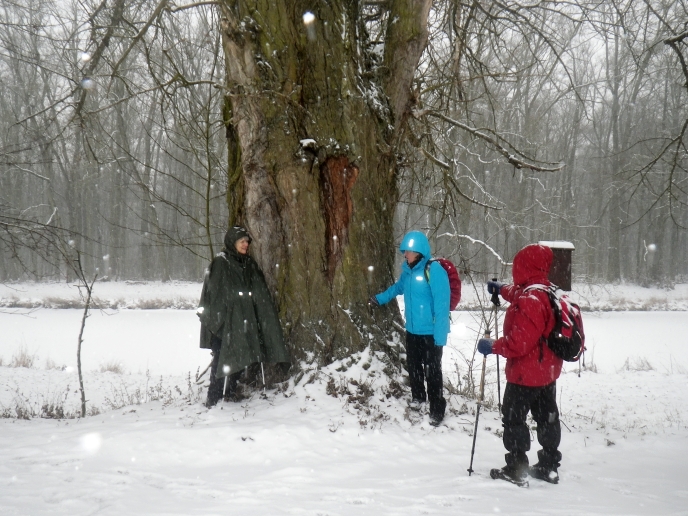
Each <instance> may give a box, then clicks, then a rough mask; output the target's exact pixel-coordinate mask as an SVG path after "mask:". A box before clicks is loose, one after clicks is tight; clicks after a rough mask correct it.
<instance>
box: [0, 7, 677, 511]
mask: <svg viewBox="0 0 688 516" xmlns="http://www.w3.org/2000/svg"><path fill="white" fill-rule="evenodd" d="M687 144H688V0H569V1H560V0H554V1H539V0H0V328H1V329H2V331H0V427H2V430H0V513H2V514H10V515H24V514H32V515H38V514H51V515H53V514H69V515H75V514H78V515H81V514H84V515H86V514H103V515H109V514H112V515H120V514H132V515H137V514H142V515H143V514H145V515H151V514H160V515H163V514H164V515H171V514H184V515H191V514H204V515H205V514H227V513H228V511H229V513H232V514H242V515H243V514H247V515H252V514H255V515H266V514H294V515H313V516H315V515H329V516H334V515H338V514H347V515H348V514H375V515H379V514H395V515H407V514H408V515H409V516H411V515H417V514H452V515H454V514H459V513H460V514H494V513H505V514H524V515H525V514H529V515H530V514H543V515H545V514H546V515H551V514H554V513H566V514H571V515H574V516H576V515H586V516H588V515H597V514H599V515H603V514H604V515H609V514H619V515H629V514H652V515H654V514H672V515H679V514H680V515H686V514H688V513H687V512H686V507H688V503H686V500H688V491H687V490H686V485H687V482H688V479H687V478H686V468H685V465H684V461H682V460H676V458H677V457H684V456H685V455H686V454H687V453H688V451H686V450H687V444H686V443H688V441H687V439H686V436H687V435H688V433H687V431H686V430H687V429H688V426H686V416H685V414H686V413H687V411H688V389H686V377H687V376H686V375H687V374H688V341H686V338H687V337H686V331H685V311H686V310H688V289H687V287H688V285H687V284H688V260H687V259H686V258H687V257H688V231H687V230H688V152H687V151H688V148H687ZM237 224H239V225H242V226H245V227H246V228H248V231H249V232H250V234H251V236H252V237H253V241H252V243H251V244H250V255H251V256H252V257H253V258H254V259H255V260H256V262H257V264H258V265H259V267H260V269H261V270H262V272H263V273H264V276H265V285H266V287H265V289H264V291H265V292H267V296H266V297H270V296H271V297H272V298H273V300H274V304H275V306H276V313H277V316H278V317H276V318H275V320H277V321H278V324H276V328H277V330H279V329H280V325H281V330H282V332H283V334H284V339H285V341H286V347H287V348H288V350H289V353H290V358H291V369H288V370H287V369H286V368H284V367H283V368H279V367H276V366H273V365H269V364H267V363H266V366H265V370H264V371H263V370H262V365H263V364H262V362H261V364H260V367H257V366H258V364H257V363H255V362H254V363H253V364H252V365H250V366H248V367H246V368H245V369H244V371H243V373H242V374H243V376H242V377H241V380H240V384H239V387H237V389H239V390H238V394H237V396H234V397H232V398H231V399H230V398H228V397H226V396H225V394H226V393H225V392H223V393H222V395H223V397H222V398H221V399H219V401H218V402H217V404H216V405H212V406H209V405H208V404H207V401H205V400H206V399H207V395H208V390H209V389H208V386H209V383H210V380H209V377H210V373H208V370H209V369H210V367H211V366H210V365H209V364H208V360H209V359H210V357H211V355H210V353H209V350H208V349H200V348H199V326H200V323H199V317H197V316H196V315H197V314H198V312H197V311H196V308H197V307H198V305H199V302H198V300H199V296H200V294H201V285H202V281H203V278H204V274H205V272H206V270H207V268H208V265H209V263H210V261H211V260H212V259H213V257H214V256H216V255H217V253H218V252H219V251H220V250H221V249H222V248H223V245H224V242H223V239H224V236H225V232H226V231H227V229H228V228H230V227H232V226H234V225H237ZM411 230H418V231H422V232H423V233H424V234H425V235H427V237H428V239H429V241H430V244H431V248H432V251H433V254H434V255H435V256H442V257H445V258H448V259H450V260H451V261H452V262H453V263H454V264H456V266H457V268H458V270H459V272H460V274H461V279H462V282H463V294H462V300H461V303H460V304H459V308H458V310H457V311H453V312H451V314H450V321H449V323H450V333H449V334H448V341H447V345H446V347H445V350H444V355H443V356H442V355H440V357H441V360H440V366H439V369H440V371H441V374H443V375H444V376H443V383H441V386H440V388H441V389H443V392H444V395H445V396H446V398H447V408H446V416H445V417H444V420H443V421H440V422H438V424H437V426H435V425H433V426H428V421H429V419H428V416H431V415H430V414H429V413H428V409H427V407H425V406H423V408H421V409H420V410H418V411H414V410H411V409H410V408H409V405H408V404H407V402H408V401H409V400H410V397H411V393H410V387H409V385H410V384H409V375H408V373H407V370H408V362H405V361H406V360H407V356H406V350H405V349H404V345H405V344H403V342H404V340H403V335H404V322H405V320H404V318H405V313H406V312H405V310H406V307H405V305H404V303H402V302H401V298H399V302H398V303H394V302H391V303H389V304H387V305H385V306H374V304H372V305H371V304H370V302H369V299H370V298H371V296H373V295H374V294H376V293H380V292H382V291H383V290H385V289H386V288H387V287H388V286H389V285H391V284H392V283H393V282H394V281H395V280H396V278H398V277H399V270H400V265H401V263H402V256H401V254H400V253H399V245H400V242H401V239H402V238H403V236H404V235H405V234H406V233H407V232H409V231H411ZM538 241H566V242H571V243H572V244H573V245H574V246H575V250H574V251H573V261H572V275H573V283H574V285H573V289H572V292H571V297H572V299H574V300H575V301H576V302H577V303H579V304H580V306H581V308H582V310H583V312H584V316H583V318H584V320H585V329H586V336H587V337H586V346H587V351H586V353H585V354H584V355H583V357H584V359H583V360H581V361H579V362H577V363H566V364H565V365H564V370H563V371H562V374H561V377H559V379H558V380H557V389H558V390H557V392H556V402H557V404H558V406H559V413H560V419H561V422H562V425H563V427H564V428H563V429H562V442H561V447H560V450H561V452H562V454H563V460H562V466H561V470H560V471H561V478H562V480H561V483H560V484H559V485H557V486H555V485H553V484H549V483H546V482H544V481H541V480H535V479H531V483H530V487H529V488H528V489H521V488H520V487H516V486H514V485H513V484H510V483H507V482H494V481H493V480H492V479H491V478H490V473H489V471H490V468H491V467H496V466H500V465H502V463H503V461H504V459H503V457H504V448H503V445H502V437H503V430H502V428H503V426H502V420H501V416H502V414H501V400H502V395H503V394H504V385H505V371H504V362H502V364H501V369H500V363H499V361H498V360H495V355H489V356H486V357H485V358H483V356H482V355H480V353H479V352H478V351H477V348H476V346H477V342H478V339H480V338H481V337H482V336H483V335H484V333H485V330H486V329H490V328H492V331H493V332H494V331H496V332H497V335H495V336H497V337H498V336H500V332H501V331H502V329H500V328H501V324H502V322H503V320H504V312H505V309H504V306H502V307H501V308H498V307H495V306H492V305H491V303H490V298H489V295H488V294H487V292H486V290H485V282H486V280H489V279H491V278H498V279H499V280H500V281H504V282H509V281H510V280H511V276H512V267H511V265H512V263H511V262H512V260H513V258H514V255H515V254H516V252H517V251H518V250H519V249H521V248H522V247H524V246H525V245H527V244H530V243H536V242H538ZM416 279H418V278H416ZM421 279H422V278H421ZM427 282H428V284H429V283H430V279H429V278H427ZM249 294H251V293H250V292H249ZM239 295H242V293H241V292H240V293H239ZM253 299H255V297H254V298H253ZM201 320H202V318H201ZM246 324H247V321H246V320H245V319H244V320H243V325H244V326H243V327H244V333H246ZM493 335H494V333H493ZM481 364H482V373H481ZM287 365H288V364H287ZM204 368H205V371H203V369H204ZM206 373H208V374H206ZM426 374H427V373H426ZM204 375H205V376H204ZM261 375H262V378H261ZM266 379H267V380H266ZM261 380H262V381H261ZM500 381H501V384H500ZM226 385H227V382H226V381H225V388H226ZM204 403H205V406H204ZM481 409H482V412H481ZM478 416H479V418H478ZM431 420H432V418H431V417H430V421H431ZM529 422H530V423H532V420H529ZM440 423H441V424H440ZM479 423H480V424H479ZM430 424H432V423H430ZM534 429H535V426H533V427H532V428H531V441H533V442H534V444H533V448H532V449H531V450H530V455H531V460H533V461H534V460H535V459H534V457H535V451H536V449H537V448H536V446H537V443H536V442H535V441H536V437H535V436H534V434H535V430H534ZM476 442H477V445H476ZM681 450H683V451H681ZM473 452H475V463H474V462H473V458H474V455H473ZM469 459H470V461H471V462H470V464H471V466H470V468H474V469H470V472H471V473H472V475H469V473H468V472H467V470H466V468H467V467H469ZM495 484H499V485H495ZM552 493H556V495H553V494H552Z"/></svg>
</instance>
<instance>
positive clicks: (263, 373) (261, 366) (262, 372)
mask: <svg viewBox="0 0 688 516" xmlns="http://www.w3.org/2000/svg"><path fill="white" fill-rule="evenodd" d="M260 374H262V375H263V396H262V397H263V398H264V399H267V397H268V395H267V394H265V369H263V362H261V363H260Z"/></svg>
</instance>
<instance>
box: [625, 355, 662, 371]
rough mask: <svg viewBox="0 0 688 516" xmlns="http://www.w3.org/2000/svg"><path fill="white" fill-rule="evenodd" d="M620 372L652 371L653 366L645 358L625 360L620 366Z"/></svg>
mask: <svg viewBox="0 0 688 516" xmlns="http://www.w3.org/2000/svg"><path fill="white" fill-rule="evenodd" d="M621 370H622V371H654V370H655V368H654V366H653V365H652V364H651V363H650V362H649V360H648V359H647V358H645V357H637V358H634V359H633V360H632V361H631V359H630V358H627V359H626V361H625V362H624V364H623V366H621Z"/></svg>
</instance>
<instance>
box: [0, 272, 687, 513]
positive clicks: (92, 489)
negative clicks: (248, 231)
mask: <svg viewBox="0 0 688 516" xmlns="http://www.w3.org/2000/svg"><path fill="white" fill-rule="evenodd" d="M70 289H71V290H70ZM96 289H97V290H96V296H99V295H100V299H101V300H109V301H108V302H107V303H106V302H105V301H103V302H102V303H103V304H102V306H108V307H114V306H117V307H125V306H129V307H152V306H177V307H191V306H194V305H195V302H196V299H197V297H198V293H199V292H200V285H198V284H183V283H176V284H153V285H143V284H117V283H108V284H106V283H103V284H97V285H96ZM586 289H587V287H579V288H577V289H576V293H575V295H578V296H581V297H580V298H579V300H581V301H582V302H581V304H582V305H584V306H593V307H597V308H599V309H602V310H609V309H612V308H615V307H620V308H625V309H628V310H634V311H617V312H613V311H595V312H586V313H585V326H586V334H587V342H588V348H589V351H588V353H587V354H586V365H587V366H588V369H587V370H583V371H582V372H581V374H580V377H579V376H578V374H577V373H578V369H577V367H573V366H571V365H569V366H568V367H567V372H566V373H565V374H563V375H562V377H561V379H560V380H559V382H558V394H559V398H560V410H561V413H562V421H563V422H564V424H565V426H564V428H563V440H562V446H561V451H562V453H563V455H564V459H563V462H562V467H561V469H560V475H561V482H560V484H559V485H550V484H546V483H543V482H539V481H531V482H530V487H529V488H528V489H521V488H517V487H515V486H513V485H511V484H507V483H504V482H500V481H494V480H491V479H490V478H489V475H488V472H489V469H490V468H491V467H497V466H501V465H502V464H503V453H504V450H503V447H502V444H501V439H500V438H499V435H498V434H499V432H500V430H501V423H500V421H499V418H498V415H497V410H496V407H495V408H494V409H488V410H484V411H481V415H480V424H479V429H478V435H477V443H476V450H475V459H474V463H473V468H474V470H475V473H473V475H472V476H469V475H468V473H467V469H468V466H469V463H470V454H471V445H472V442H473V437H472V434H473V425H474V422H475V412H474V410H475V401H473V400H470V399H467V398H464V397H462V396H460V395H458V394H451V395H448V398H449V402H450V409H449V411H448V413H447V417H446V419H445V422H444V424H443V425H442V426H440V427H439V428H433V427H430V426H429V425H428V424H427V415H423V416H422V417H418V416H416V415H415V414H414V413H409V411H408V410H407V409H406V398H407V397H408V394H403V393H402V392H401V391H400V389H399V388H398V387H397V386H396V385H394V384H390V382H389V380H388V377H387V376H386V375H384V374H383V373H382V369H383V368H384V367H385V366H386V364H385V363H384V361H383V360H382V357H381V356H378V355H376V354H375V353H374V352H372V351H370V350H367V351H366V352H363V353H361V354H359V355H357V356H355V357H352V358H351V359H348V360H345V361H344V363H335V364H332V365H331V366H329V367H328V368H326V369H323V370H320V371H316V370H313V371H309V372H307V373H306V374H305V375H304V376H303V377H302V378H300V380H299V382H298V384H296V385H295V384H294V380H291V381H290V382H289V383H288V384H284V385H282V386H281V387H280V388H279V389H275V390H272V391H268V396H267V399H261V398H260V397H259V396H258V395H257V394H255V395H253V396H252V397H251V398H250V399H247V400H244V401H242V402H241V403H229V402H226V403H221V404H220V405H218V407H216V408H214V409H212V410H206V409H205V408H204V407H203V406H202V405H201V403H200V401H199V400H202V399H204V392H202V391H201V392H199V388H198V386H196V384H195V382H194V378H195V374H196V371H197V370H198V369H199V368H200V369H201V370H202V369H204V368H205V366H206V365H207V364H208V361H209V359H210V357H209V354H208V352H207V351H203V350H200V349H198V347H197V342H198V337H197V335H198V321H197V318H196V316H195V315H194V313H193V311H191V310H180V309H163V310H160V309H158V310H132V309H119V310H115V309H112V308H110V309H108V310H105V311H102V312H101V311H95V312H93V313H92V316H91V317H90V318H89V319H88V322H87V326H86V331H85V334H84V338H85V341H84V347H83V352H82V353H83V355H82V358H83V367H84V370H85V372H86V374H85V378H84V382H85V390H86V395H87V398H88V406H89V407H94V408H95V409H97V410H93V409H91V411H92V413H97V414H96V415H90V416H88V417H86V418H84V419H60V420H58V419H46V418H41V417H39V415H40V414H41V413H42V412H43V413H44V414H52V415H55V408H56V407H61V408H62V410H64V411H66V412H68V413H69V412H72V413H73V412H75V411H77V410H78V407H79V394H78V392H77V391H78V379H77V376H76V371H75V365H76V344H77V337H78V332H79V326H80V322H81V310H79V309H60V310H57V309H45V308H41V309H35V310H33V311H31V310H30V309H29V308H26V307H29V306H65V299H67V296H68V295H72V296H74V297H73V298H74V306H76V305H78V294H76V293H75V292H74V290H75V289H74V287H69V286H67V285H63V284H50V285H31V284H22V285H10V286H0V305H1V306H4V307H5V308H3V309H1V310H0V312H1V313H0V328H2V332H1V335H0V357H1V358H2V364H3V365H2V366H0V412H1V413H2V414H0V415H4V416H5V418H3V419H0V514H2V515H5V514H7V515H41V514H70V515H86V514H103V515H121V514H127V515H129V514H133V515H139V514H140V515H150V514H155V515H172V514H175V515H187V514H189V515H191V514H203V515H214V514H217V515H220V514H237V515H253V514H255V515H272V514H296V515H318V514H320V515H331V516H334V515H349V514H356V515H358V514H376V515H378V514H385V515H387V514H389V515H415V514H447V515H449V514H451V515H454V514H495V513H502V514H555V513H556V514H572V515H583V514H585V515H588V514H619V515H626V514H652V515H654V514H684V515H686V514H688V468H686V460H688V459H687V458H688V421H687V419H688V417H687V416H686V414H687V413H688V412H687V411H688V335H687V332H686V328H687V327H688V325H687V322H688V321H687V319H688V318H687V316H686V313H685V312H683V311H681V310H685V309H686V308H687V306H686V305H687V303H688V302H687V299H688V288H687V286H686V285H681V286H678V287H677V288H676V289H675V290H674V291H668V292H665V291H661V290H656V289H641V288H639V287H631V286H624V287H595V289H596V290H593V289H587V290H586ZM464 292H465V295H464V297H465V298H466V299H465V301H466V303H467V304H469V303H471V302H473V303H476V304H477V303H479V302H480V301H482V299H479V298H478V296H475V295H473V296H471V294H470V290H469V289H467V288H464ZM99 293H100V294H99ZM619 295H622V297H615V296H619ZM585 299H587V300H588V301H587V302H586V301H585ZM471 300H472V301H471ZM67 306H69V304H67ZM642 309H645V310H653V309H654V310H655V311H641V310H642ZM657 309H659V310H657ZM478 320H479V318H478V314H477V312H475V311H462V312H457V313H454V314H453V326H452V333H451V335H450V344H449V347H448V348H447V350H446V352H445V356H444V362H443V364H444V369H445V379H446V380H448V381H449V382H450V383H451V384H452V386H453V388H454V389H465V388H466V387H467V379H466V376H467V372H468V367H469V364H470V362H471V360H472V359H473V358H474V355H473V348H474V345H475V340H476V336H477V335H478V334H479V333H480V332H481V331H482V330H481V328H480V327H479V326H480V325H479V323H478V322H477V321H478ZM22 355H23V356H24V358H27V357H28V358H29V359H30V358H33V360H34V364H33V367H32V368H25V367H10V365H11V364H12V362H13V361H15V362H16V361H17V360H19V358H21V356H22ZM481 361H482V358H480V359H476V360H475V361H474V362H473V363H472V366H473V369H474V373H475V371H477V370H478V369H479V366H480V363H481ZM495 365H496V364H495V357H494V356H492V357H488V384H487V393H488V398H492V399H493V400H494V399H496V391H497V386H496V370H495ZM502 365H503V363H502ZM115 366H119V369H120V370H121V372H119V373H116V372H112V371H107V369H111V370H112V369H117V367H115ZM49 367H50V368H49ZM101 369H103V370H104V372H101ZM338 369H339V370H338ZM593 371H596V372H593ZM476 380H477V379H474V381H476ZM503 381H504V380H503V378H502V389H503ZM459 382H460V383H459ZM400 394H402V395H401V396H400V397H398V398H397V396H399V395H400ZM17 410H19V412H22V413H23V414H34V417H33V418H32V419H30V420H24V419H17V418H16V415H17ZM8 416H12V417H8ZM537 449H538V446H537V443H536V442H535V443H534V444H533V449H532V450H531V459H535V451H536V450H537Z"/></svg>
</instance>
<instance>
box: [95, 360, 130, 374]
mask: <svg viewBox="0 0 688 516" xmlns="http://www.w3.org/2000/svg"><path fill="white" fill-rule="evenodd" d="M124 371H125V370H124V366H123V365H122V364H120V363H119V362H117V361H116V360H109V361H107V362H105V363H103V364H100V372H101V373H115V374H124Z"/></svg>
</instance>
